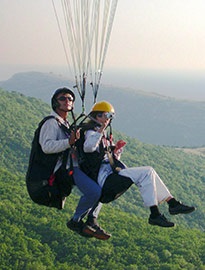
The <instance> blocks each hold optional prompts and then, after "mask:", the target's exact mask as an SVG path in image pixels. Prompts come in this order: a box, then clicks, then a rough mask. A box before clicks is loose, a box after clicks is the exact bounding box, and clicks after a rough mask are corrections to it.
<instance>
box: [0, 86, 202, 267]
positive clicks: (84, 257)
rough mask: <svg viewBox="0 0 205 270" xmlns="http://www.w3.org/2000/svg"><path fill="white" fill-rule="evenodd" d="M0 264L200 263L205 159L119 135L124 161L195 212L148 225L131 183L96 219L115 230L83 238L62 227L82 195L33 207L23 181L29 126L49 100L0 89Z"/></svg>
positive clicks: (42, 113)
mask: <svg viewBox="0 0 205 270" xmlns="http://www.w3.org/2000/svg"><path fill="white" fill-rule="evenodd" d="M0 93H1V95H0V121H1V129H0V139H1V141H0V151H1V159H0V193H1V201H0V204H1V207H0V220H1V223H0V230H1V234H0V245H1V247H0V250H1V256H0V265H1V269H8V270H10V269H28V270H37V269H39V270H41V269H42V270H44V269H46V270H47V269H66V270H67V269H76V270H78V269H96V270H98V269H99V270H100V269H102V270H105V269H106V270H109V269H110V270H111V269H116V270H117V269H121V270H124V269H135V270H136V269H140V270H148V269H160V270H166V269H169V270H171V269H196V270H198V269H199V270H200V269H201V270H202V269H205V257H204V251H205V236H204V229H205V228H204V220H205V211H204V209H205V202H204V200H203V197H204V193H205V188H204V183H205V160H204V157H203V156H200V155H192V154H187V153H184V152H182V151H180V150H175V149H173V148H169V147H156V146H153V145H148V144H144V143H142V142H140V141H139V140H137V139H135V140H133V139H131V138H129V137H127V136H125V135H124V134H120V133H118V132H115V134H114V135H115V136H116V137H121V136H123V139H125V140H126V141H127V146H126V151H125V152H124V154H123V160H124V161H125V162H126V163H127V164H128V165H129V166H133V165H137V166H142V165H151V166H153V167H154V168H155V169H156V171H157V172H158V173H159V175H160V176H161V177H162V179H163V180H164V182H165V183H166V184H167V185H168V187H169V188H170V190H171V191H172V193H173V194H174V195H176V197H177V198H178V199H180V200H182V201H183V202H185V203H188V204H193V205H195V206H196V207H197V210H196V211H195V212H194V213H192V214H190V215H186V216H177V217H170V216H169V214H168V211H167V205H166V204H164V205H162V206H160V208H161V209H162V211H164V213H165V215H166V216H167V217H168V218H170V219H171V220H172V221H175V222H176V224H177V226H176V227H175V228H173V229H165V228H159V227H158V228H156V227H152V226H150V225H148V222H147V219H148V216H149V211H148V209H145V208H144V207H143V204H142V200H141V198H140V196H139V192H138V190H137V188H136V187H135V186H132V187H131V188H130V190H129V191H128V192H127V193H126V194H124V195H123V196H122V197H121V198H120V199H119V200H116V201H115V202H114V203H112V204H108V205H104V206H103V209H102V211H101V214H100V224H102V226H103V227H105V228H106V230H107V231H109V232H111V233H112V238H111V239H110V240H108V241H105V242H103V241H99V240H97V239H86V238H82V237H80V236H78V235H77V234H74V233H73V232H71V231H69V230H68V229H67V228H66V221H67V220H68V218H69V217H70V216H71V215H72V213H73V211H74V209H75V206H76V204H77V201H78V199H79V194H78V192H77V191H76V190H74V192H73V193H72V195H71V196H70V197H68V199H67V203H66V207H65V209H64V210H62V211H58V210H55V209H49V208H46V207H42V206H38V205H35V204H34V203H33V202H32V201H31V200H30V198H29V197H28V194H27V191H26V187H25V171H26V167H27V163H28V156H29V150H30V143H31V139H32V136H33V132H34V130H35V128H36V126H37V123H38V122H39V121H40V120H41V118H42V117H43V116H45V115H47V114H48V113H49V112H50V108H49V106H48V105H46V104H44V103H43V102H41V101H39V100H36V99H34V98H27V97H25V96H23V95H22V94H18V93H14V92H13V93H8V92H5V91H3V90H0Z"/></svg>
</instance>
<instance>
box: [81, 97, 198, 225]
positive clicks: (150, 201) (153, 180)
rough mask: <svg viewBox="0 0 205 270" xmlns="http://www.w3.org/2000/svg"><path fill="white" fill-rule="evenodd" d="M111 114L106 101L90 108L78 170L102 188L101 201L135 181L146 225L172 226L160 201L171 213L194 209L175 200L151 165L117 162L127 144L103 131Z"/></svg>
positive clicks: (123, 190)
mask: <svg viewBox="0 0 205 270" xmlns="http://www.w3.org/2000/svg"><path fill="white" fill-rule="evenodd" d="M114 113H115V111H114V108H113V106H112V105H111V104H110V103H109V102H107V101H101V102H98V103H96V104H95V105H94V106H93V107H92V110H91V112H90V115H89V117H90V120H89V122H88V123H87V124H85V126H84V129H83V130H84V133H83V136H84V143H83V152H84V157H83V159H82V161H81V162H80V166H81V169H82V170H83V171H84V172H85V173H86V174H87V175H89V176H90V177H91V178H93V179H94V180H96V181H97V182H98V184H99V185H100V186H101V187H102V197H101V202H103V203H108V202H110V201H112V200H114V199H116V198H117V197H119V196H120V195H121V194H122V193H123V192H125V191H126V190H127V189H128V188H129V187H130V186H131V185H132V184H133V183H134V184H135V185H136V186H138V188H139V190H140V194H141V196H142V199H143V201H144V204H145V206H147V207H149V208H150V211H151V214H150V216H149V219H148V222H149V224H151V225H158V226H161V227H173V226H174V223H173V222H170V221H168V220H167V218H166V217H165V216H164V215H163V214H161V213H160V211H159V208H158V205H159V203H161V202H163V201H166V202H167V203H168V205H169V213H170V214H171V215H177V214H187V213H191V212H193V211H194V210H195V208H194V207H192V206H191V207H190V206H187V205H184V204H182V203H181V202H179V201H177V200H176V199H175V198H174V197H173V196H172V194H171V193H170V191H169V190H168V188H167V187H166V185H165V184H164V183H163V181H162V180H161V178H160V177H159V175H158V174H157V173H156V171H155V170H154V169H153V168H152V167H150V166H142V167H131V168H127V167H126V165H124V164H123V163H122V162H121V161H120V156H121V153H122V150H123V147H124V145H125V144H126V143H125V142H124V141H123V140H120V141H118V142H116V144H114V143H113V138H112V133H111V132H110V135H109V136H108V135H107V131H106V128H107V127H108V126H110V124H111V120H112V119H113V117H114ZM92 172H94V174H93V173H92Z"/></svg>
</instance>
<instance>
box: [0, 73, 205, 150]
mask: <svg viewBox="0 0 205 270" xmlns="http://www.w3.org/2000/svg"><path fill="white" fill-rule="evenodd" d="M73 85H74V83H73V82H71V81H68V80H67V79H65V78H63V77H61V76H56V75H54V74H52V73H50V74H45V73H39V72H26V73H18V74H15V75H14V76H12V77H11V78H10V79H9V80H7V81H2V82H0V87H2V88H3V89H5V90H8V91H18V92H20V93H23V94H25V95H27V96H32V97H36V98H39V99H42V100H43V101H45V102H47V103H50V97H51V95H52V93H53V92H54V90H55V89H57V88H59V87H61V86H70V87H72V86H73ZM88 91H89V93H88V97H87V100H86V104H87V106H86V107H87V112H89V108H90V107H91V105H92V95H91V90H90V89H88ZM76 95H78V94H77V93H76ZM102 99H104V100H108V101H110V102H111V103H112V104H113V105H114V107H115V110H116V118H115V120H114V121H113V126H114V128H115V129H117V130H119V131H121V132H123V133H125V134H127V135H129V136H131V137H133V138H138V139H139V140H141V141H142V142H146V143H151V144H157V145H168V146H179V147H185V146H186V147H203V146H204V145H205V140H204V134H205V102H196V101H193V102H191V101H185V100H184V101H183V100H176V99H174V98H169V97H164V96H160V95H156V94H151V93H150V94H147V93H146V92H143V91H137V90H134V89H127V88H117V87H114V86H105V85H102V86H101V88H100V90H99V95H98V100H102ZM75 109H76V112H80V111H81V102H80V98H79V97H78V98H77V101H76V108H75Z"/></svg>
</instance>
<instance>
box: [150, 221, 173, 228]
mask: <svg viewBox="0 0 205 270" xmlns="http://www.w3.org/2000/svg"><path fill="white" fill-rule="evenodd" d="M149 224H150V225H152V226H159V227H163V228H172V227H174V226H175V224H174V223H173V224H170V225H168V226H163V225H161V224H156V223H154V222H152V221H149Z"/></svg>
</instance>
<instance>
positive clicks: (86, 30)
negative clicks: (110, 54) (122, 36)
mask: <svg viewBox="0 0 205 270" xmlns="http://www.w3.org/2000/svg"><path fill="white" fill-rule="evenodd" d="M57 2H58V1H57ZM57 2H56V3H55V0H52V3H53V7H54V12H55V16H56V19H57V23H58V28H59V32H60V36H61V39H62V43H63V48H64V51H65V55H66V60H67V64H68V66H69V69H70V71H71V72H72V75H73V76H74V78H75V86H74V87H76V88H77V90H78V92H79V95H80V97H81V100H82V111H84V99H85V91H86V88H87V84H88V83H89V84H90V87H91V88H92V91H93V98H94V103H95V102H96V98H97V93H98V90H99V85H100V81H101V77H102V72H103V66H104V62H105V57H106V53H107V49H108V44H109V40H110V35H111V30H112V25H113V20H114V16H115V11H116V7H117V2H118V0H61V5H59V2H58V4H57Z"/></svg>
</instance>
